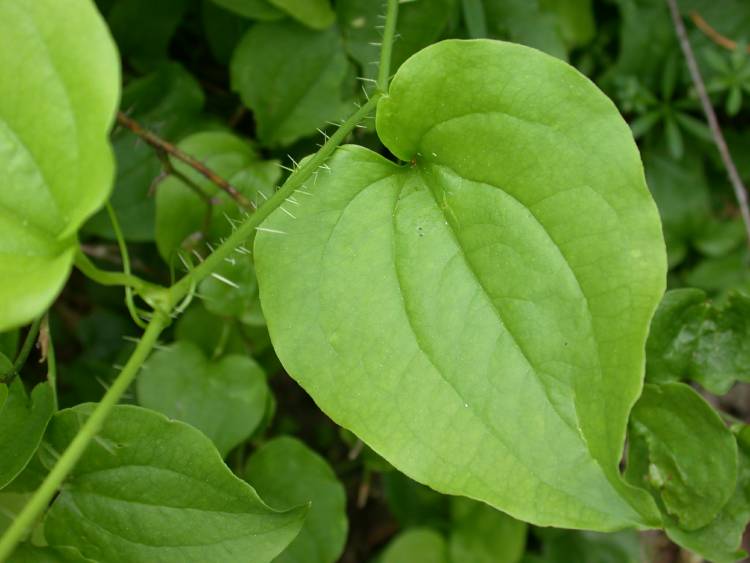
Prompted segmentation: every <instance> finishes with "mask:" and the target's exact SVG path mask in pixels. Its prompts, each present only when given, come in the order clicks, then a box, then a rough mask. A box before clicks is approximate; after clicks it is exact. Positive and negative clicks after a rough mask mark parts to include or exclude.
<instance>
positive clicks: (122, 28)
mask: <svg viewBox="0 0 750 563" xmlns="http://www.w3.org/2000/svg"><path fill="white" fill-rule="evenodd" d="M189 3H190V0H159V1H158V2H154V1H153V0H117V1H116V2H115V3H114V4H113V5H112V7H111V8H110V10H109V11H108V12H107V14H106V16H107V23H108V24H109V29H110V31H111V32H112V35H113V36H114V38H115V40H116V41H117V46H118V48H119V50H120V54H121V55H122V56H123V57H127V58H128V59H130V62H131V63H132V64H134V65H135V66H136V67H137V68H139V69H142V70H145V69H149V68H153V66H154V65H156V64H158V63H160V62H161V61H164V60H165V59H166V58H167V48H168V47H169V42H170V41H171V39H172V36H173V35H174V33H175V31H176V30H177V26H178V25H179V24H180V21H181V20H182V17H183V15H184V14H185V12H186V10H187V8H188V5H189Z"/></svg>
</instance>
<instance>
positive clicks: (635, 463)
mask: <svg viewBox="0 0 750 563" xmlns="http://www.w3.org/2000/svg"><path fill="white" fill-rule="evenodd" d="M629 440H630V442H629V449H628V460H629V466H628V468H627V470H626V473H625V476H626V478H627V479H628V480H629V481H630V482H631V483H633V484H634V485H637V486H641V487H645V488H647V489H649V490H650V491H652V493H653V494H654V496H655V498H656V499H658V500H659V501H660V504H661V506H663V509H664V511H665V512H666V513H667V514H669V516H670V517H672V518H674V522H675V524H674V525H678V526H679V527H680V528H682V529H684V530H696V529H698V528H701V527H703V526H706V525H707V524H709V523H710V522H711V521H712V520H713V519H714V518H715V517H716V516H717V515H718V514H719V512H720V511H721V509H722V508H723V507H724V505H725V504H726V503H727V501H728V500H729V499H730V498H731V496H732V493H733V492H734V490H735V487H736V483H737V445H736V442H735V439H734V436H732V433H731V432H730V431H729V430H728V429H727V427H726V426H725V425H724V422H723V421H722V420H721V418H720V417H719V415H718V414H717V413H716V411H714V410H713V409H712V408H711V406H710V405H709V404H708V403H706V401H705V400H704V399H703V398H702V397H701V396H700V395H698V393H696V392H695V391H694V390H693V389H692V388H691V387H689V386H687V385H685V384H683V383H664V384H662V385H654V384H646V385H645V386H644V388H643V394H642V395H641V397H640V398H639V399H638V401H637V402H636V404H635V406H634V407H633V411H632V412H631V416H630V433H629ZM638 442H640V444H638ZM634 443H635V446H633V445H632V444H634ZM644 454H645V455H646V456H647V461H644V460H642V459H641V460H638V459H637V458H638V456H643V455H644ZM644 468H646V471H645V472H644Z"/></svg>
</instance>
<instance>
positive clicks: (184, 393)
mask: <svg viewBox="0 0 750 563" xmlns="http://www.w3.org/2000/svg"><path fill="white" fill-rule="evenodd" d="M137 383H138V402H139V403H140V404H141V405H143V406H144V407H147V408H149V409H153V410H155V411H159V412H161V413H164V414H165V415H167V416H169V417H170V418H176V419H177V420H182V421H183V422H187V423H188V424H191V425H193V426H195V427H196V428H197V429H198V430H200V431H202V432H203V433H204V434H205V435H206V436H208V437H209V438H211V440H212V441H213V443H214V444H216V448H217V449H218V450H219V453H221V455H222V456H226V455H227V454H228V453H229V451H230V450H231V449H232V448H234V447H235V446H237V445H238V444H240V443H241V442H243V441H244V440H246V439H247V438H249V437H250V435H251V434H252V433H253V431H254V430H255V429H256V428H257V426H258V424H260V421H261V420H262V419H263V413H264V412H265V409H266V401H267V399H268V385H267V384H266V374H265V373H263V370H262V369H261V368H260V366H259V365H258V364H256V363H255V361H254V360H253V359H252V358H250V357H249V356H240V355H238V354H231V355H228V356H224V357H222V358H221V359H219V360H209V359H208V358H207V357H206V356H205V355H204V354H203V351H202V350H201V349H200V348H199V347H198V345H197V344H193V343H192V342H189V341H182V342H180V341H178V342H175V343H174V344H172V345H170V346H169V347H167V348H165V349H163V350H159V351H157V352H156V353H154V355H153V356H151V357H150V358H149V360H148V363H147V364H146V369H144V370H143V371H142V372H141V374H140V375H139V376H138V382H137Z"/></svg>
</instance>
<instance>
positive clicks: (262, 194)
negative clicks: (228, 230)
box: [248, 190, 268, 217]
mask: <svg viewBox="0 0 750 563" xmlns="http://www.w3.org/2000/svg"><path fill="white" fill-rule="evenodd" d="M258 195H259V196H260V197H262V198H263V199H264V200H265V201H268V196H267V195H266V194H264V193H263V192H262V191H260V190H258ZM248 217H249V215H248Z"/></svg>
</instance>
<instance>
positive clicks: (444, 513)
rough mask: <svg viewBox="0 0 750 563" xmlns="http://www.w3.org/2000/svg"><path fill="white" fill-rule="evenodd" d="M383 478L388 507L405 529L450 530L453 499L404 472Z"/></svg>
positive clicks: (389, 472) (384, 474)
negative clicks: (428, 528) (451, 502)
mask: <svg viewBox="0 0 750 563" xmlns="http://www.w3.org/2000/svg"><path fill="white" fill-rule="evenodd" d="M365 447H366V446H365ZM381 479H382V481H383V492H384V494H385V499H386V502H387V503H388V508H389V510H390V511H391V514H393V516H394V517H395V518H396V520H397V521H398V523H399V524H400V525H401V527H402V528H410V527H416V526H426V527H430V528H435V529H438V530H447V529H448V528H449V526H450V497H448V496H446V495H441V494H440V493H438V492H435V491H433V490H432V489H430V488H429V487H425V486H424V485H422V484H420V483H417V482H416V481H414V480H413V479H410V478H409V477H407V476H406V475H404V474H403V473H401V472H400V471H388V472H386V473H383V475H382V476H381Z"/></svg>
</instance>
